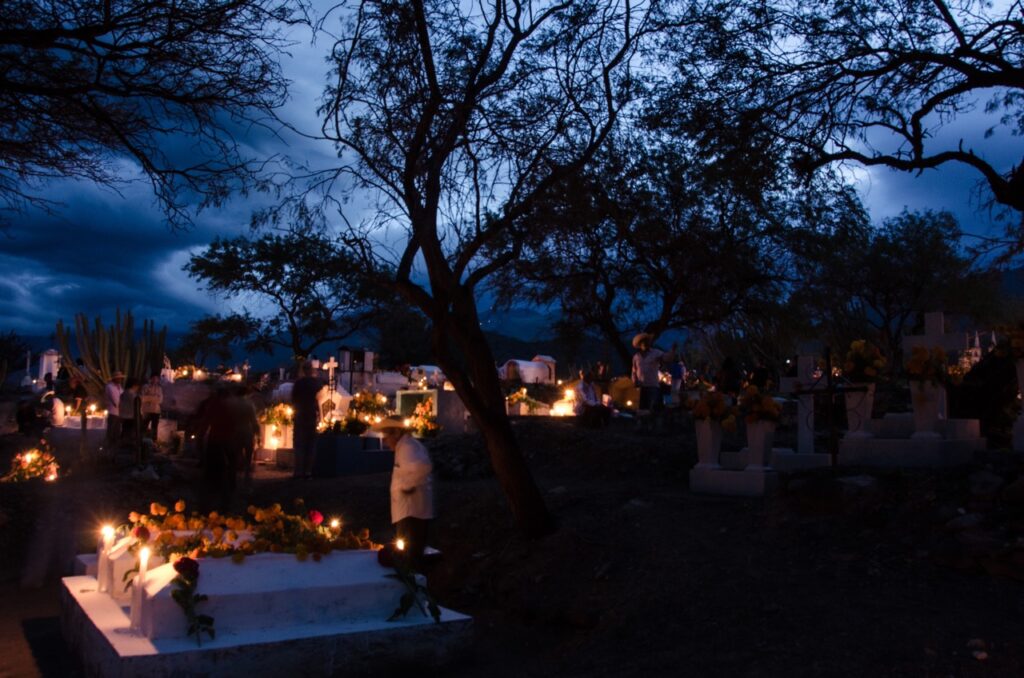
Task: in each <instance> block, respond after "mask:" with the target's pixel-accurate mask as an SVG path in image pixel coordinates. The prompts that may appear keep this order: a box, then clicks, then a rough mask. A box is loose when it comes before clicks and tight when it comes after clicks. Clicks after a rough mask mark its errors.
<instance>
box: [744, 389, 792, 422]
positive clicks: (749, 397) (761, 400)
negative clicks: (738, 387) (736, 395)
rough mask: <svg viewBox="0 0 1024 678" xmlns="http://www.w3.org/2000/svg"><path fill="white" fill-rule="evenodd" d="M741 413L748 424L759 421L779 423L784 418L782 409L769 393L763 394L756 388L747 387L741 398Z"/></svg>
mask: <svg viewBox="0 0 1024 678" xmlns="http://www.w3.org/2000/svg"><path fill="white" fill-rule="evenodd" d="M739 409H740V412H741V413H742V414H743V419H744V421H746V422H747V423H748V424H753V423H754V422H758V421H773V422H777V421H779V419H781V418H782V407H781V406H780V405H779V403H777V402H776V401H775V398H773V397H771V396H770V395H768V394H767V393H761V391H760V389H758V388H757V387H756V386H747V387H746V388H745V389H744V390H743V394H742V395H741V396H740V407H739Z"/></svg>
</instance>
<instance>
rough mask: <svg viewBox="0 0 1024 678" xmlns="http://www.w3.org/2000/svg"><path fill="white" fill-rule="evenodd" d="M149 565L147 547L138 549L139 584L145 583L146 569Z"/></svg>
mask: <svg viewBox="0 0 1024 678" xmlns="http://www.w3.org/2000/svg"><path fill="white" fill-rule="evenodd" d="M148 567H149V547H148V546H143V547H142V548H141V549H139V584H145V583H146V570H147V568H148Z"/></svg>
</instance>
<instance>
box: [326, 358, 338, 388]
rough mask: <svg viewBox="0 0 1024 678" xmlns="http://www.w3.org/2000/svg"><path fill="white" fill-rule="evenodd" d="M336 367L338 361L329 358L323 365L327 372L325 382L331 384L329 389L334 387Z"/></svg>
mask: <svg viewBox="0 0 1024 678" xmlns="http://www.w3.org/2000/svg"><path fill="white" fill-rule="evenodd" d="M337 367H338V361H337V360H335V359H334V356H333V355H332V356H331V359H330V360H328V361H327V362H325V363H324V364H323V368H324V369H325V370H327V380H328V381H329V382H331V387H332V388H333V387H334V370H335V369H336V368H337Z"/></svg>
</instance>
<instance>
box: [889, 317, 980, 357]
mask: <svg viewBox="0 0 1024 678" xmlns="http://www.w3.org/2000/svg"><path fill="white" fill-rule="evenodd" d="M964 343H965V342H964V340H963V339H962V338H961V337H960V335H958V334H946V316H945V315H943V313H942V312H941V311H938V312H934V313H925V314H924V334H906V335H904V336H903V344H904V346H906V347H907V348H914V347H915V346H921V347H924V348H933V347H935V346H941V347H942V348H943V350H945V351H946V353H948V354H951V355H952V354H953V353H959V352H960V351H962V350H964Z"/></svg>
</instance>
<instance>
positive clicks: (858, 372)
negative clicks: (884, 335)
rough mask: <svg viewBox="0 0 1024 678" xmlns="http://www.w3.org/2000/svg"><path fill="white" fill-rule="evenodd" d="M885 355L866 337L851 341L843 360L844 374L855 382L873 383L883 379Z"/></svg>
mask: <svg viewBox="0 0 1024 678" xmlns="http://www.w3.org/2000/svg"><path fill="white" fill-rule="evenodd" d="M886 364H887V362H886V360H885V357H884V356H883V355H882V352H881V351H880V350H879V348H878V347H877V346H875V345H874V344H872V343H871V342H869V341H866V340H864V339H857V340H854V341H852V342H850V350H849V351H847V352H846V360H845V361H844V362H843V376H844V377H846V378H847V379H849V380H850V381H852V382H854V383H861V384H873V383H876V382H879V381H881V380H882V371H883V370H885V367H886Z"/></svg>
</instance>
